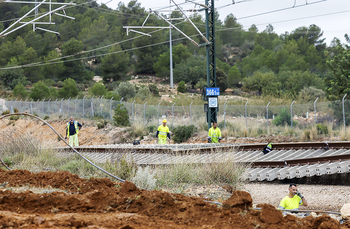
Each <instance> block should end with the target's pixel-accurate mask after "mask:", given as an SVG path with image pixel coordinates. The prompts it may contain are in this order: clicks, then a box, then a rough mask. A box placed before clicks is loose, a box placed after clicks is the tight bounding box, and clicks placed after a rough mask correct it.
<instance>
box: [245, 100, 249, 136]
mask: <svg viewBox="0 0 350 229" xmlns="http://www.w3.org/2000/svg"><path fill="white" fill-rule="evenodd" d="M248 102H249V101H247V102H246V103H245V105H244V112H245V128H246V130H248V117H247V104H248Z"/></svg>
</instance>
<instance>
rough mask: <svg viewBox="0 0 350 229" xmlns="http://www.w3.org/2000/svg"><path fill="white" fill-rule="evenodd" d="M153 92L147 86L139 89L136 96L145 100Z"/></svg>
mask: <svg viewBox="0 0 350 229" xmlns="http://www.w3.org/2000/svg"><path fill="white" fill-rule="evenodd" d="M150 95H151V92H150V90H149V89H148V88H147V87H142V88H140V89H139V91H138V92H137V94H136V97H139V98H140V99H142V100H145V99H146V98H148V97H150Z"/></svg>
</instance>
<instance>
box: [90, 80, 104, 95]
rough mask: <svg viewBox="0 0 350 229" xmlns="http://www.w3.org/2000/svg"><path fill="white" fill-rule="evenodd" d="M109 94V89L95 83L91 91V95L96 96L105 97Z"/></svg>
mask: <svg viewBox="0 0 350 229" xmlns="http://www.w3.org/2000/svg"><path fill="white" fill-rule="evenodd" d="M107 92H108V89H107V88H106V87H105V85H103V84H102V83H95V84H94V86H92V87H91V88H90V89H89V93H90V95H94V96H105V95H106V94H107Z"/></svg>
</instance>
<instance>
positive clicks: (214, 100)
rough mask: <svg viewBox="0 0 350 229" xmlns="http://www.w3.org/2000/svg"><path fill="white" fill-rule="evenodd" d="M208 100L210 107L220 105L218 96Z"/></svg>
mask: <svg viewBox="0 0 350 229" xmlns="http://www.w3.org/2000/svg"><path fill="white" fill-rule="evenodd" d="M208 102H209V107H210V108H215V107H218V97H212V98H209V99H208Z"/></svg>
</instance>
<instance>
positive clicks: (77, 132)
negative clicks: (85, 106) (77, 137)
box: [67, 121, 79, 137]
mask: <svg viewBox="0 0 350 229" xmlns="http://www.w3.org/2000/svg"><path fill="white" fill-rule="evenodd" d="M73 122H74V127H75V134H79V127H78V122H76V121H73ZM69 127H70V122H69V123H67V137H69Z"/></svg>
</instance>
